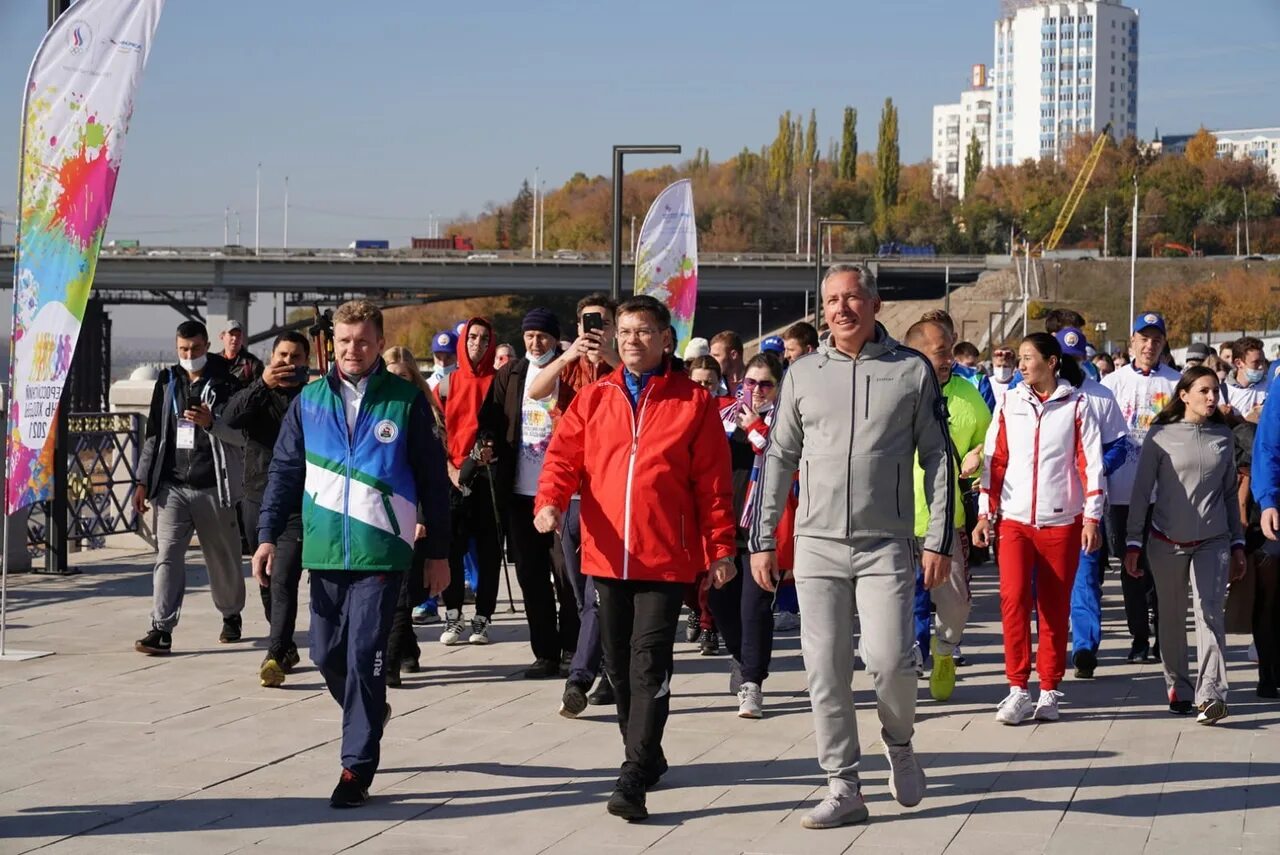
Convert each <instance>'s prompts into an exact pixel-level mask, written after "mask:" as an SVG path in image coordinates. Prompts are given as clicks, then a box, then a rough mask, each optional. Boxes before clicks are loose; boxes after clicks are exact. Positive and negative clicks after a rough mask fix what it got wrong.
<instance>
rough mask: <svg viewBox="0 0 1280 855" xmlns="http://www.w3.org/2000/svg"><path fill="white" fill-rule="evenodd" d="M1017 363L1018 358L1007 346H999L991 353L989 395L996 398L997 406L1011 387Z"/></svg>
mask: <svg viewBox="0 0 1280 855" xmlns="http://www.w3.org/2000/svg"><path fill="white" fill-rule="evenodd" d="M1017 362H1018V357H1017V356H1015V355H1014V352H1013V348H1011V347H1009V346H1007V345H1000V346H999V347H997V348H996V349H995V350H993V351H991V393H992V394H993V395H995V396H996V403H997V404H998V403H1000V399H1001V398H1002V397H1004V393H1005V392H1008V391H1009V387H1010V386H1012V385H1013V374H1014V369H1015V366H1016V364H1017Z"/></svg>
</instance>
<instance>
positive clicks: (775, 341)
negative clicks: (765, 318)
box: [760, 335, 787, 353]
mask: <svg viewBox="0 0 1280 855" xmlns="http://www.w3.org/2000/svg"><path fill="white" fill-rule="evenodd" d="M760 352H761V353H786V352H787V346H786V345H785V344H784V343H783V341H782V336H780V335H771V336H769V337H768V338H766V339H765V340H764V341H762V342H760Z"/></svg>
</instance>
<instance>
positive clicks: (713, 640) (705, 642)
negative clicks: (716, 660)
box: [698, 629, 720, 656]
mask: <svg viewBox="0 0 1280 855" xmlns="http://www.w3.org/2000/svg"><path fill="white" fill-rule="evenodd" d="M698 653H700V654H701V655H703V656H718V655H719V654H720V634H719V633H718V632H716V631H715V630H714V629H709V630H707V631H706V632H704V633H702V644H701V646H700V647H699V649H698Z"/></svg>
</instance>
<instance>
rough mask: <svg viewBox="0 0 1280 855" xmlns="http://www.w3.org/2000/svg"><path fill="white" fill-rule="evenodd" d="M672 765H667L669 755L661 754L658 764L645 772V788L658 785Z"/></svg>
mask: <svg viewBox="0 0 1280 855" xmlns="http://www.w3.org/2000/svg"><path fill="white" fill-rule="evenodd" d="M670 768H671V767H670V766H669V765H667V755H665V754H659V755H658V762H657V764H656V765H655V766H654V767H653V768H652V769H650V770H649V771H647V772H645V773H644V788H645V789H646V790H651V789H653V788H654V787H656V786H658V782H659V781H661V780H662V776H663V775H665V774H667V770H668V769H670Z"/></svg>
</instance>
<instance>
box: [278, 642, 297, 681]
mask: <svg viewBox="0 0 1280 855" xmlns="http://www.w3.org/2000/svg"><path fill="white" fill-rule="evenodd" d="M301 661H302V657H301V656H299V655H298V645H296V644H290V645H289V649H288V650H286V651H285V653H284V661H283V662H281V663H280V667H282V668H284V670H285V673H286V674H287V673H290V672H292V671H293V669H294V668H297V667H298V663H299V662H301Z"/></svg>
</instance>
